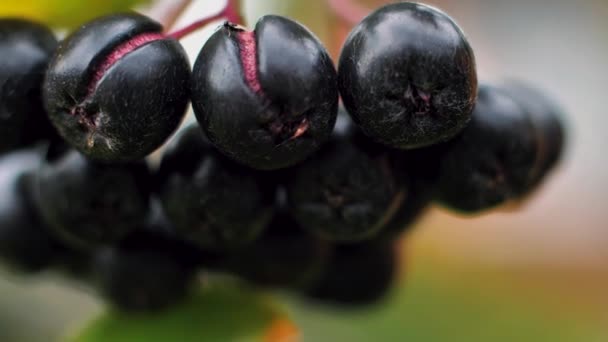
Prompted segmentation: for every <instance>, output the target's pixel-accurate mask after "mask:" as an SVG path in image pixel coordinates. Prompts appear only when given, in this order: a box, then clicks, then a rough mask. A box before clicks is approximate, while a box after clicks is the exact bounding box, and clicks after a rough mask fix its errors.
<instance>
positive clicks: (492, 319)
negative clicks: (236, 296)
mask: <svg viewBox="0 0 608 342" xmlns="http://www.w3.org/2000/svg"><path fill="white" fill-rule="evenodd" d="M353 1H355V0H353ZM53 2H54V1H49V2H47V3H53ZM355 2H357V3H358V5H359V6H362V7H363V8H369V9H373V8H375V7H377V6H379V5H380V4H381V3H383V2H386V1H374V0H369V1H367V0H360V1H355ZM33 3H35V2H33V1H32V4H29V3H28V0H23V1H19V2H13V1H5V0H3V1H2V2H1V4H0V15H6V14H11V15H20V14H27V15H28V16H33V17H39V18H40V19H45V18H52V20H55V21H61V20H64V21H65V22H69V23H70V24H72V25H73V24H74V23H77V20H79V18H81V17H82V15H80V16H79V15H78V13H70V11H82V6H80V7H79V6H78V5H74V6H73V7H69V6H68V7H63V8H60V9H58V8H56V7H55V8H53V10H52V11H51V10H48V13H47V12H45V11H43V10H41V9H40V8H38V9H37V8H36V7H35V6H36V5H34V4H33ZM65 3H70V1H65ZM76 3H78V2H74V4H76ZM97 3H103V4H102V5H99V6H100V8H102V7H103V8H105V9H107V8H108V7H109V6H110V7H111V6H114V5H116V6H120V7H124V6H125V3H124V2H116V4H112V2H111V1H108V2H99V1H91V4H89V5H88V6H89V7H90V9H95V8H96V7H95V6H97ZM426 3H429V4H433V5H436V6H437V7H439V8H441V9H443V10H444V11H446V12H447V13H449V14H450V15H451V16H452V17H453V18H455V19H456V21H457V22H458V23H459V24H460V26H461V27H462V28H463V30H464V31H465V33H466V34H467V36H468V37H469V40H470V43H471V44H472V46H473V48H474V50H475V53H476V57H477V64H478V72H479V78H480V80H486V81H492V82H499V81H500V80H503V79H505V78H518V79H524V80H527V81H529V82H532V83H534V84H536V85H538V86H540V87H542V88H543V89H545V90H546V91H547V92H548V93H549V94H551V95H552V96H553V97H555V98H556V99H557V100H558V101H559V102H560V103H561V104H562V106H563V107H564V108H565V110H566V112H567V114H568V120H569V122H568V129H569V131H568V136H569V141H568V143H569V146H568V149H567V153H566V156H565V158H564V160H563V162H562V164H561V165H560V167H559V169H557V170H556V171H555V172H554V173H553V174H552V175H551V176H550V179H549V180H548V181H547V182H546V183H545V185H544V186H543V187H542V189H540V190H539V191H538V192H537V193H535V194H534V195H533V197H532V198H530V200H529V201H526V202H525V203H523V204H522V206H521V207H518V208H517V210H514V208H512V207H510V208H504V209H500V210H496V211H494V212H491V213H488V214H484V215H482V216H477V217H461V216H457V215H455V214H451V213H448V212H446V211H443V210H441V209H439V208H431V209H430V210H429V211H428V213H427V214H426V215H425V216H424V217H423V218H422V219H421V220H420V221H419V222H418V223H417V225H416V227H415V228H414V229H413V230H412V232H411V233H410V234H409V235H408V236H407V237H405V238H404V240H403V260H404V262H403V264H402V268H403V270H402V272H401V275H402V276H401V279H400V280H399V283H398V286H396V289H395V290H394V291H393V293H392V294H391V295H390V296H389V297H388V298H387V299H386V300H385V301H384V302H382V303H380V304H378V305H377V306H374V307H372V308H369V309H367V310H363V311H354V312H353V311H339V310H329V309H327V308H320V307H314V306H311V305H310V304H307V303H303V302H301V301H299V300H298V299H296V298H291V297H288V296H285V295H282V294H281V295H279V298H280V300H281V301H282V302H284V303H285V306H286V308H287V310H289V311H290V313H291V315H292V317H293V320H294V321H295V322H296V323H297V324H298V326H299V327H300V329H301V331H302V339H303V340H304V341H321V342H323V341H551V342H556V341H572V342H579V341H580V342H587V341H590V342H596V341H597V342H600V341H608V223H607V221H608V201H607V200H608V174H607V169H608V157H606V151H605V148H607V147H608V134H606V132H605V130H606V127H608V115H607V112H606V101H607V100H606V99H607V95H606V94H605V93H606V85H607V84H608V67H607V66H606V65H607V64H608V63H607V61H608V21H606V18H607V17H608V2H606V1H604V0H587V1H576V2H575V1H567V0H527V1H526V0H511V1H500V0H460V1H449V0H429V1H426ZM49 6H50V5H49ZM222 6H223V1H211V0H194V1H193V2H192V3H191V4H190V7H189V8H188V10H187V11H186V12H185V14H184V16H182V17H181V18H180V19H179V20H178V22H177V26H180V25H184V24H186V23H188V22H190V21H192V20H195V19H196V18H200V17H201V16H204V15H206V14H207V13H212V12H216V11H218V10H219V9H220V8H221V7H222ZM243 8H244V11H245V16H246V19H247V23H248V24H249V25H252V24H253V23H254V22H255V20H256V19H257V17H259V16H261V15H263V14H267V13H275V14H282V15H287V16H289V17H292V18H294V19H296V20H298V21H300V22H301V23H303V24H305V25H307V26H309V27H310V29H311V30H312V31H314V32H315V34H317V35H318V36H319V37H320V38H321V39H322V40H323V41H324V42H325V43H326V44H327V46H328V48H329V49H330V51H331V52H332V54H333V56H334V57H335V58H336V59H337V57H338V55H339V51H340V46H341V43H342V41H343V39H344V38H345V35H346V34H347V32H348V30H349V29H350V24H349V23H346V22H344V21H343V20H341V19H340V18H339V16H337V15H336V14H335V13H333V12H332V10H331V9H330V8H329V7H328V6H327V4H326V1H325V0H246V1H243ZM142 10H145V7H142ZM91 12H94V10H91ZM49 13H50V14H49ZM61 18H64V19H61ZM65 18H68V19H65ZM212 26H213V25H212ZM212 31H213V27H210V28H208V29H207V30H203V31H202V32H200V33H198V34H196V35H193V36H191V37H189V38H187V39H186V40H184V44H185V45H186V47H187V49H188V51H189V53H191V56H192V59H194V57H195V56H196V54H197V52H198V49H200V47H201V46H202V44H203V42H204V39H205V37H207V36H208V35H209V34H210V33H211V32H212ZM0 58H1V56H0ZM102 310H103V307H102V305H101V303H100V302H99V301H98V300H97V299H96V298H95V297H94V296H91V295H89V294H88V293H87V291H85V290H82V289H79V288H78V287H75V286H74V284H69V283H67V282H65V281H63V280H61V279H58V278H55V277H53V276H52V275H49V276H44V277H42V278H36V279H20V278H14V277H11V276H10V275H8V274H5V273H2V272H0V341H3V342H13V341H16V342H17V341H18V342H29V341H55V340H58V339H59V338H60V336H62V335H63V334H65V332H66V330H69V329H73V328H74V327H78V326H79V325H80V324H82V323H83V322H86V321H87V320H89V319H90V318H91V317H94V316H95V315H96V314H98V313H99V312H100V311H102Z"/></svg>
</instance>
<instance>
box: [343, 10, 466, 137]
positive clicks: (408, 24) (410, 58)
mask: <svg viewBox="0 0 608 342" xmlns="http://www.w3.org/2000/svg"><path fill="white" fill-rule="evenodd" d="M338 75H339V76H338V78H339V81H338V82H339V87H340V94H341V95H342V99H343V101H344V105H345V106H346V109H347V110H348V111H349V113H350V114H351V115H352V117H353V119H354V120H355V122H356V123H357V124H358V125H360V126H361V128H362V129H363V131H364V132H365V134H367V135H369V136H370V137H372V138H373V139H375V140H377V141H379V142H382V143H384V144H386V145H389V146H392V147H397V148H417V147H422V146H427V145H432V144H435V143H438V142H441V141H445V140H448V139H450V138H451V137H453V136H454V135H456V134H457V133H458V132H459V131H461V130H462V128H463V127H464V126H465V125H466V123H467V122H468V121H469V119H470V117H471V111H472V110H473V106H474V104H475V95H476V91H477V76H476V71H475V58H474V56H473V51H472V49H471V47H470V46H469V43H468V42H467V40H466V38H465V36H464V34H463V33H462V31H461V30H460V28H459V27H458V26H457V25H456V23H454V21H452V19H451V18H450V17H448V16H447V15H446V14H445V13H443V12H440V11H439V10H437V9H434V8H432V7H429V6H426V5H423V4H416V3H408V2H404V3H396V4H390V5H387V6H384V7H382V8H380V9H378V10H377V11H375V12H374V13H372V14H371V15H369V16H368V17H366V18H365V19H364V20H363V21H362V22H361V23H360V24H359V25H357V26H356V27H355V28H354V29H353V31H352V32H351V33H350V35H349V37H348V38H347V40H346V43H345V44H344V47H343V49H342V53H341V56H340V63H339V70H338Z"/></svg>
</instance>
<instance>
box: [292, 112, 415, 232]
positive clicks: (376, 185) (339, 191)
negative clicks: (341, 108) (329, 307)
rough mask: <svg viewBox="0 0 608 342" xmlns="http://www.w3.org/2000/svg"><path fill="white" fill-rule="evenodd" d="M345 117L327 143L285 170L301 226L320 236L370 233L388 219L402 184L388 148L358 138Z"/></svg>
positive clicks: (397, 202) (398, 201) (403, 187)
mask: <svg viewBox="0 0 608 342" xmlns="http://www.w3.org/2000/svg"><path fill="white" fill-rule="evenodd" d="M343 119H346V120H348V118H344V117H343V116H341V117H340V119H339V120H338V124H337V126H336V128H337V129H336V131H335V134H334V136H333V137H332V140H331V141H330V142H329V143H328V144H326V145H325V146H324V147H323V148H322V149H321V150H320V151H319V152H318V153H317V154H316V155H314V156H313V157H312V158H311V159H309V160H307V161H306V162H304V163H302V164H301V165H298V166H296V167H295V168H294V169H293V170H290V171H289V173H290V174H289V179H288V182H287V184H286V188H287V198H288V203H289V208H290V210H291V212H292V214H293V215H294V218H295V220H296V221H297V222H298V224H299V225H300V226H301V227H303V228H304V229H306V230H308V231H309V232H311V233H314V234H315V235H317V236H319V237H321V238H323V239H328V240H332V241H340V242H354V241H359V240H363V239H368V238H370V237H372V236H373V235H374V234H376V233H377V232H378V231H379V230H380V229H381V228H382V227H383V226H384V225H385V224H386V223H387V222H388V221H389V220H390V219H391V217H392V216H393V215H394V214H395V211H396V209H397V208H398V207H399V206H400V204H401V202H402V201H403V200H404V196H405V195H406V185H405V184H404V183H403V182H402V181H401V177H400V171H398V170H397V169H396V167H395V165H393V163H392V161H391V159H390V158H389V153H388V152H387V151H386V150H385V149H380V150H378V149H376V148H375V146H373V143H371V142H369V141H367V140H366V141H361V142H358V141H357V133H356V130H355V127H354V125H352V124H349V123H348V122H343V121H344V120H343ZM349 127H350V128H349Z"/></svg>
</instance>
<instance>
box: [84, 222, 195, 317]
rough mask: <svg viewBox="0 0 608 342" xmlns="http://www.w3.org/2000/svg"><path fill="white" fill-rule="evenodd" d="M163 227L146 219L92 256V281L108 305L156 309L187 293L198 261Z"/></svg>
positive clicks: (135, 309) (186, 247) (134, 309)
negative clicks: (117, 240) (114, 242)
mask: <svg viewBox="0 0 608 342" xmlns="http://www.w3.org/2000/svg"><path fill="white" fill-rule="evenodd" d="M163 229H165V227H162V226H157V225H156V223H154V222H148V223H146V224H145V225H143V226H139V227H138V229H137V230H135V231H134V232H132V233H131V234H129V236H127V238H126V239H124V240H123V241H121V242H120V243H119V244H118V245H117V246H115V247H111V248H107V249H104V250H102V251H100V252H99V253H98V255H97V256H96V257H95V259H94V266H93V271H94V273H95V275H94V280H95V282H96V286H97V287H98V289H99V291H100V292H101V295H102V296H103V297H104V298H105V299H106V300H107V301H108V302H109V303H110V305H112V306H114V307H115V308H117V309H119V310H123V311H135V312H150V311H158V310H162V309H166V308H168V307H170V306H171V305H173V304H175V303H176V302H178V301H179V300H181V299H182V298H183V297H184V296H185V295H186V294H187V293H188V290H189V287H190V286H191V284H192V283H193V280H194V276H195V275H196V266H198V264H197V263H198V261H199V260H198V258H197V256H196V253H195V252H194V253H193V250H192V249H191V246H188V245H187V244H184V243H182V242H181V241H179V240H176V239H174V238H173V237H172V236H170V235H168V234H166V232H165V231H164V230H163Z"/></svg>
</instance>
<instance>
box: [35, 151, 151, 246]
mask: <svg viewBox="0 0 608 342" xmlns="http://www.w3.org/2000/svg"><path fill="white" fill-rule="evenodd" d="M149 180H150V175H149V170H148V167H147V165H146V164H145V163H144V162H138V163H129V164H101V163H98V162H94V161H91V160H89V159H87V158H85V157H84V156H82V155H81V154H80V153H78V152H76V151H73V150H71V151H69V152H67V153H65V154H60V155H59V156H49V158H48V160H47V163H45V164H44V165H43V166H42V167H41V169H40V170H39V172H38V175H37V177H36V184H35V186H34V187H33V188H34V189H33V191H34V195H35V198H36V202H37V207H38V208H39V210H40V212H41V214H42V216H43V218H44V220H45V221H46V223H47V224H48V225H49V226H50V227H51V228H52V229H53V231H54V232H55V233H57V234H58V235H59V236H60V237H61V238H62V239H63V240H65V241H66V242H67V243H69V244H70V245H73V246H75V247H85V246H90V245H99V244H109V243H113V242H116V241H118V240H120V239H121V238H123V237H124V236H125V235H126V234H127V233H129V232H130V231H132V230H133V229H134V228H135V227H137V226H138V225H139V224H141V223H142V222H143V220H144V219H145V217H146V214H147V212H148V207H149V189H150V184H149Z"/></svg>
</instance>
